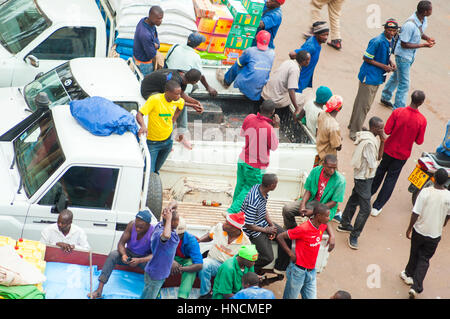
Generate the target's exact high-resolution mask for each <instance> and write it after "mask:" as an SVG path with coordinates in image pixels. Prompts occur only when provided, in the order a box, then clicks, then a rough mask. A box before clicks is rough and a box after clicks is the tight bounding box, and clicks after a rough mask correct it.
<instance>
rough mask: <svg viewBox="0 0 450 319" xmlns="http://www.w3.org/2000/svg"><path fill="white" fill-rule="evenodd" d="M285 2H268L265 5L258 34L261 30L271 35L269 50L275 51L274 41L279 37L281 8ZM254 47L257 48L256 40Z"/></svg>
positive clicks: (271, 0) (279, 0) (282, 0)
mask: <svg viewBox="0 0 450 319" xmlns="http://www.w3.org/2000/svg"><path fill="white" fill-rule="evenodd" d="M284 1H285V0H266V4H265V5H264V10H263V14H262V17H261V21H260V22H259V27H258V30H257V31H256V33H258V32H259V31H261V30H266V31H267V32H269V33H270V42H269V48H271V49H275V45H274V44H273V41H274V39H275V36H276V35H277V32H278V28H279V27H280V25H281V21H282V13H281V8H280V6H281V5H283V4H284ZM252 46H256V39H255V40H253V44H252Z"/></svg>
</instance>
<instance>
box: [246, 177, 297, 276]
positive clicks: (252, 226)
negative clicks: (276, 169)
mask: <svg viewBox="0 0 450 319" xmlns="http://www.w3.org/2000/svg"><path fill="white" fill-rule="evenodd" d="M277 184H278V177H277V176H276V175H275V174H264V175H263V178H262V183H261V184H256V185H254V186H253V187H252V188H251V189H250V191H249V192H248V194H247V197H246V198H245V200H244V203H243V204H242V207H241V210H242V211H243V212H244V214H245V225H244V228H243V230H244V232H245V234H246V235H247V236H248V237H249V239H250V241H251V243H252V244H254V245H255V246H256V249H257V250H258V253H259V256H258V260H257V261H256V263H255V272H256V273H257V274H262V273H263V271H262V268H263V267H265V266H267V265H268V264H270V263H271V262H272V261H273V259H274V256H273V250H272V243H273V242H274V241H273V240H274V239H275V237H276V236H277V234H280V233H282V232H283V231H284V229H283V228H282V227H281V226H279V225H277V224H275V223H273V222H272V221H271V219H270V217H269V214H268V213H267V209H266V205H267V200H268V197H269V192H271V191H273V190H274V189H275V188H276V187H277ZM275 242H276V241H275ZM288 264H289V256H288V255H287V254H286V252H285V251H284V250H283V249H282V248H281V247H279V246H278V257H277V260H276V261H275V267H274V272H275V273H277V274H284V272H285V270H286V267H287V265H288Z"/></svg>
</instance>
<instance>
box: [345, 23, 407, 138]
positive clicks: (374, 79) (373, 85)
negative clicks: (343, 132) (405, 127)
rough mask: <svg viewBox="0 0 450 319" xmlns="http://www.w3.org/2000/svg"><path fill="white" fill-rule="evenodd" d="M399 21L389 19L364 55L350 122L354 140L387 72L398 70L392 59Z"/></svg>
mask: <svg viewBox="0 0 450 319" xmlns="http://www.w3.org/2000/svg"><path fill="white" fill-rule="evenodd" d="M397 31H398V23H397V21H395V20H394V19H392V18H391V19H388V20H387V21H386V23H385V24H384V31H383V33H381V34H380V35H378V36H377V37H375V38H373V39H371V40H370V41H369V45H368V46H367V49H366V52H364V55H363V60H364V62H363V64H362V65H361V68H360V70H359V74H358V79H359V88H358V93H357V95H356V98H355V102H354V103H353V111H352V116H351V118H350V122H349V123H348V128H349V130H350V138H351V139H352V140H353V141H354V140H355V139H356V133H357V132H359V131H361V130H362V126H363V124H364V121H365V119H366V116H367V113H369V110H370V107H371V105H372V103H373V100H374V98H375V95H376V94H377V91H378V87H379V86H380V85H381V84H383V83H384V81H386V74H387V73H389V72H393V71H395V70H396V65H395V64H394V63H393V62H392V60H391V53H392V38H393V37H394V36H395V35H396V34H397Z"/></svg>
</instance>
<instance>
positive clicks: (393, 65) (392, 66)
mask: <svg viewBox="0 0 450 319" xmlns="http://www.w3.org/2000/svg"><path fill="white" fill-rule="evenodd" d="M391 68H392V71H395V70H397V65H395V63H392V62H391Z"/></svg>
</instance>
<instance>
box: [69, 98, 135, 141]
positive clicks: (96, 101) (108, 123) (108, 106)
mask: <svg viewBox="0 0 450 319" xmlns="http://www.w3.org/2000/svg"><path fill="white" fill-rule="evenodd" d="M69 105H70V112H71V113H72V116H73V117H74V118H75V119H76V120H77V121H78V123H80V125H81V126H83V127H84V128H85V129H86V130H88V131H89V132H91V133H92V134H94V135H100V136H108V135H111V134H112V133H116V134H119V135H122V134H123V133H125V132H127V131H130V132H132V133H134V134H135V135H136V138H137V133H138V130H139V129H138V126H137V124H136V121H135V119H134V116H133V115H132V114H131V113H130V112H128V111H127V110H125V109H123V108H122V107H120V106H119V105H117V104H114V103H113V102H111V101H110V100H108V99H105V98H103V97H100V96H93V97H89V98H86V99H83V100H75V101H71V102H70V103H69Z"/></svg>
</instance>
